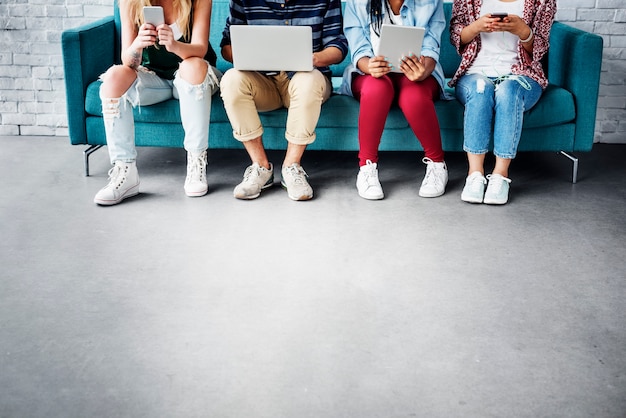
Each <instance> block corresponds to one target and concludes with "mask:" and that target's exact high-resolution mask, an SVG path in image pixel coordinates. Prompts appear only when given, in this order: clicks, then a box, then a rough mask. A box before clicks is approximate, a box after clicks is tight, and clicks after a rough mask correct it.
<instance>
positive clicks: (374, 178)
mask: <svg viewBox="0 0 626 418" xmlns="http://www.w3.org/2000/svg"><path fill="white" fill-rule="evenodd" d="M363 174H365V182H366V183H367V184H368V185H370V186H374V185H376V184H377V183H378V170H377V169H375V168H374V167H373V166H372V167H367V169H365V170H363Z"/></svg>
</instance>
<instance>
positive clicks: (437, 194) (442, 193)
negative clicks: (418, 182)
mask: <svg viewBox="0 0 626 418" xmlns="http://www.w3.org/2000/svg"><path fill="white" fill-rule="evenodd" d="M445 193H446V191H445V190H444V191H443V192H441V193H435V194H428V193H422V192H419V193H418V194H419V196H420V197H439V196H443V195H444V194H445Z"/></svg>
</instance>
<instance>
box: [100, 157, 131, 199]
mask: <svg viewBox="0 0 626 418" xmlns="http://www.w3.org/2000/svg"><path fill="white" fill-rule="evenodd" d="M138 193H139V174H138V173H137V164H136V163H135V162H134V161H133V162H132V163H125V162H122V161H116V162H115V165H114V166H113V168H111V169H110V170H109V184H107V185H106V186H105V187H103V188H102V189H100V191H99V192H98V193H96V197H94V199H93V201H94V203H97V204H98V205H103V206H111V205H116V204H118V203H120V202H121V201H122V200H124V199H126V198H127V197H131V196H135V195H136V194H138Z"/></svg>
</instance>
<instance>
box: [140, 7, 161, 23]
mask: <svg viewBox="0 0 626 418" xmlns="http://www.w3.org/2000/svg"><path fill="white" fill-rule="evenodd" d="M143 21H144V23H149V24H151V25H152V26H154V27H155V28H156V27H158V26H160V25H162V24H164V23H165V17H164V16H163V8H162V7H161V6H144V8H143Z"/></svg>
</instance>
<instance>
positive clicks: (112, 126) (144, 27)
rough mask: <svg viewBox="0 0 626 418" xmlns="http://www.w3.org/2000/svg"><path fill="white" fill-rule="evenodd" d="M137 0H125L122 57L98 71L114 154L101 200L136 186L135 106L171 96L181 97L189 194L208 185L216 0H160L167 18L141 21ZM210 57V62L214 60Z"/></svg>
mask: <svg viewBox="0 0 626 418" xmlns="http://www.w3.org/2000/svg"><path fill="white" fill-rule="evenodd" d="M145 3H146V2H144V1H140V0H120V2H119V10H120V18H121V23H122V48H121V51H122V53H121V55H122V56H121V59H122V64H121V65H114V66H113V67H111V68H109V69H108V70H107V71H106V73H105V74H103V75H102V76H101V80H102V86H101V87H100V98H101V100H102V115H103V118H104V127H105V133H106V140H107V146H108V149H109V157H110V159H111V164H113V168H111V170H110V171H109V183H108V184H107V185H106V186H105V187H104V188H103V189H101V190H100V191H99V192H98V193H97V194H96V196H95V198H94V202H95V203H97V204H99V205H115V204H117V203H119V202H121V201H122V200H123V199H125V198H127V197H131V196H134V195H136V194H138V193H139V175H138V173H137V166H136V158H137V152H136V149H135V134H134V126H135V125H134V118H133V110H132V107H134V106H140V105H142V106H148V105H152V104H155V103H159V102H163V101H165V100H168V99H171V98H172V97H174V98H178V99H179V102H180V115H181V120H182V125H183V128H184V130H185V138H184V148H185V149H186V150H187V177H186V179H185V185H184V189H185V193H186V194H187V196H203V195H205V194H206V193H207V191H208V184H207V179H206V164H207V156H206V150H207V148H208V133H209V118H210V113H211V95H212V94H213V93H215V92H216V91H217V89H218V88H219V80H218V78H217V76H216V74H219V73H218V72H217V69H215V68H214V67H213V66H214V65H215V62H216V59H217V56H216V55H215V52H214V51H213V49H212V48H211V46H210V44H209V22H210V20H211V7H212V1H211V0H193V1H192V0H181V1H179V2H177V1H172V0H161V1H159V2H158V5H159V6H161V7H162V9H163V16H164V20H165V23H160V24H159V23H158V22H157V23H156V24H157V26H155V25H153V24H152V23H150V22H146V21H144V17H143V6H144V4H145ZM209 62H210V63H211V64H209Z"/></svg>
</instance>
